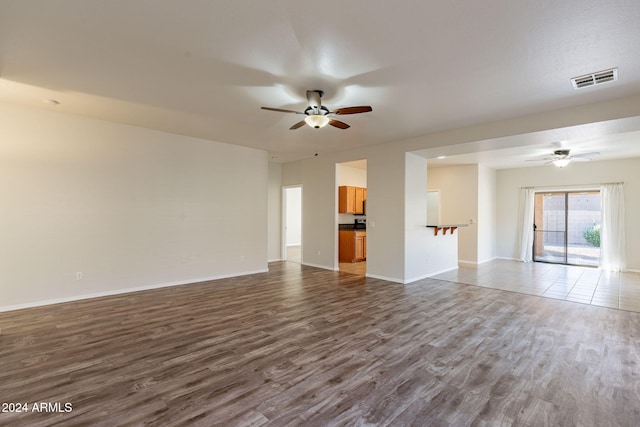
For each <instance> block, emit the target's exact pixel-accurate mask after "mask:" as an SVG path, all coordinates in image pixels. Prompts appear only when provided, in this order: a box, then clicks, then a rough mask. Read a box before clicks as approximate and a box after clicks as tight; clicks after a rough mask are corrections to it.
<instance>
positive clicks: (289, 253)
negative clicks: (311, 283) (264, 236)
mask: <svg viewBox="0 0 640 427" xmlns="http://www.w3.org/2000/svg"><path fill="white" fill-rule="evenodd" d="M282 203H283V207H282V216H283V218H282V223H283V224H284V227H283V236H282V242H283V248H282V254H283V256H282V258H283V259H284V260H285V261H291V262H297V263H302V186H291V187H283V189H282Z"/></svg>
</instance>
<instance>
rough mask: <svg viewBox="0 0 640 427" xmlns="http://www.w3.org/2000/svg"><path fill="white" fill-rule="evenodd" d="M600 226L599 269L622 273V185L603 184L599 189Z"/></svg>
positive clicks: (623, 232)
mask: <svg viewBox="0 0 640 427" xmlns="http://www.w3.org/2000/svg"><path fill="white" fill-rule="evenodd" d="M600 200H601V207H600V208H601V211H602V225H601V226H600V268H601V269H603V270H609V271H624V270H625V269H626V259H625V230H624V213H625V211H624V187H623V185H622V183H617V184H603V185H602V187H600Z"/></svg>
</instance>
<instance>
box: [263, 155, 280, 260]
mask: <svg viewBox="0 0 640 427" xmlns="http://www.w3.org/2000/svg"><path fill="white" fill-rule="evenodd" d="M281 182H282V165H281V164H280V163H269V183H268V186H269V189H268V191H269V194H268V196H267V206H268V208H267V209H268V219H267V224H268V225H267V236H268V237H267V241H268V245H269V250H268V253H269V254H268V259H269V261H280V260H282V254H281V252H282V233H281V232H280V231H281V230H282V226H281V225H280V224H281V222H282V186H281V185H280V183H281Z"/></svg>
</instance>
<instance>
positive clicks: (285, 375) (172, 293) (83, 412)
mask: <svg viewBox="0 0 640 427" xmlns="http://www.w3.org/2000/svg"><path fill="white" fill-rule="evenodd" d="M0 328H1V334H0V364H1V369H0V400H1V401H2V402H25V403H28V404H29V405H32V404H34V403H37V402H52V403H55V402H57V403H60V404H61V407H62V408H64V404H66V403H69V404H71V405H72V411H71V412H68V413H55V412H54V413H38V412H27V413H15V412H13V413H0V425H11V426H16V425H28V426H46V425H56V424H58V425H87V426H94V425H104V426H114V425H142V424H148V425H158V426H174V425H203V426H210V425H224V426H239V425H246V426H259V425H273V426H283V425H305V426H315V425H392V426H398V425H419V426H464V425H477V426H495V425H527V426H538V425H541V426H542V425H549V426H574V425H580V426H599V427H601V426H615V425H620V426H637V425H639V422H640V342H639V331H640V314H639V313H633V312H628V311H622V310H615V309H610V308H606V307H598V306H593V305H585V304H579V303H574V302H570V301H563V300H555V299H548V298H541V297H538V296H531V295H522V294H518V293H514V292H505V291H501V290H495V289H488V288H483V287H478V286H470V285H465V284H459V283H454V282H448V281H441V280H433V279H425V280H422V281H419V282H416V283H413V284H410V285H399V284H394V283H390V282H385V281H382V280H376V279H371V278H364V277H361V276H355V275H351V274H348V273H340V272H333V271H326V270H319V269H316V268H312V267H306V266H302V265H300V264H296V263H290V262H289V263H288V262H278V263H273V264H271V265H270V271H269V273H263V274H256V275H251V276H246V277H240V278H233V279H225V280H218V281H213V282H206V283H200V284H193V285H187V286H178V287H172V288H164V289H159V290H152V291H144V292H137V293H132V294H127V295H118V296H112V297H105V298H99V299H93V300H85V301H77V302H72V303H65V304H59V305H53V306H47V307H40V308H33V309H25V310H19V311H14V312H6V313H0ZM29 409H31V407H29Z"/></svg>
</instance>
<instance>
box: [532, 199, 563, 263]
mask: <svg viewBox="0 0 640 427" xmlns="http://www.w3.org/2000/svg"><path fill="white" fill-rule="evenodd" d="M534 230H535V233H534V240H533V241H534V246H533V260H534V261H545V262H554V263H562V264H565V263H566V262H567V250H566V236H567V233H566V230H567V222H566V194H565V193H536V199H535V213H534Z"/></svg>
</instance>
